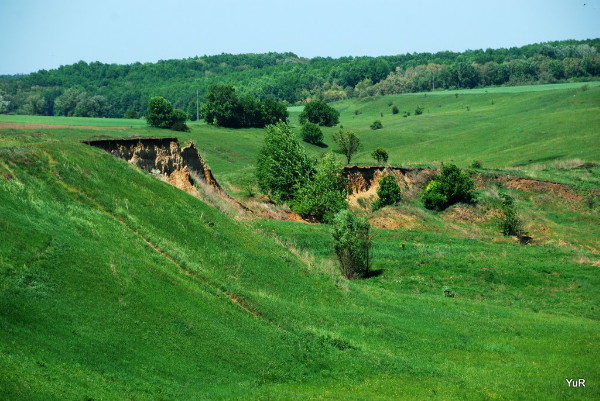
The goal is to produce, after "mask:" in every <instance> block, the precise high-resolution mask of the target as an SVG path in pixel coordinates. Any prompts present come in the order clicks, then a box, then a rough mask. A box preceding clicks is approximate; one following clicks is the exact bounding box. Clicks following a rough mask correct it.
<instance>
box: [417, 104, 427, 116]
mask: <svg viewBox="0 0 600 401" xmlns="http://www.w3.org/2000/svg"><path fill="white" fill-rule="evenodd" d="M424 111H425V108H424V107H421V106H417V108H416V109H415V116H419V115H421V114H423V112H424Z"/></svg>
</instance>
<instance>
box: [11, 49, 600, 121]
mask: <svg viewBox="0 0 600 401" xmlns="http://www.w3.org/2000/svg"><path fill="white" fill-rule="evenodd" d="M599 50H600V39H591V40H583V41H560V42H547V43H541V44H532V45H527V46H523V47H514V48H510V49H505V48H501V49H486V50H467V51H465V52H462V53H456V52H450V51H443V52H438V53H412V54H404V55H397V56H381V57H342V58H337V59H334V58H329V57H327V58H323V57H315V58H312V59H308V58H302V57H299V56H297V55H296V54H294V53H266V54H240V55H232V54H221V55H215V56H203V57H193V58H188V59H184V60H166V61H159V62H157V63H143V64H142V63H134V64H129V65H117V64H104V63H101V62H92V63H86V62H84V61H80V62H78V63H75V64H72V65H67V66H61V67H60V68H58V69H55V70H49V71H47V70H41V71H38V72H35V73H32V74H29V75H17V76H0V113H17V114H37V115H66V116H89V117H123V116H124V115H125V114H126V113H128V112H129V113H128V115H129V116H131V115H143V114H144V113H145V110H146V105H147V102H148V99H149V98H150V97H151V96H163V97H165V98H167V99H168V100H169V101H170V102H171V103H172V104H173V106H174V107H176V108H179V109H182V110H184V111H186V112H187V113H189V117H190V118H191V119H195V118H196V98H197V93H198V96H199V98H200V101H201V102H202V101H203V100H204V97H205V95H206V93H207V91H208V88H209V86H210V85H213V84H229V85H233V86H234V87H235V88H236V92H237V93H238V94H239V95H240V96H248V95H250V96H254V97H256V98H258V99H263V100H264V99H271V100H276V101H283V102H286V103H288V104H301V103H304V102H306V101H309V100H312V99H320V100H325V101H328V102H329V101H335V100H340V99H344V98H348V97H364V96H376V95H382V94H398V93H408V92H421V91H432V90H443V89H457V88H476V87H484V86H498V85H526V84H541V83H554V82H563V81H586V80H591V79H598V78H600V53H599Z"/></svg>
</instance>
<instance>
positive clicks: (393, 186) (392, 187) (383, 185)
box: [373, 175, 402, 210]
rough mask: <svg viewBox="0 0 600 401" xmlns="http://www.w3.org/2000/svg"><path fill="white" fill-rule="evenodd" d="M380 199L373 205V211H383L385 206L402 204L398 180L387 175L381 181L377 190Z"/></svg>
mask: <svg viewBox="0 0 600 401" xmlns="http://www.w3.org/2000/svg"><path fill="white" fill-rule="evenodd" d="M377 196H378V199H377V200H376V201H375V203H374V204H373V210H377V209H381V208H382V207H384V206H388V205H395V204H396V203H398V202H400V199H401V198H402V193H401V191H400V187H399V186H398V183H397V182H396V179H395V178H394V177H393V176H391V175H386V176H385V177H383V178H382V179H381V181H379V188H377Z"/></svg>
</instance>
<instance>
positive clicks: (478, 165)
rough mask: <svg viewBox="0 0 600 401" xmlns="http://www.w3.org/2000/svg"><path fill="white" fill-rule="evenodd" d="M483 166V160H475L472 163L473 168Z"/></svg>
mask: <svg viewBox="0 0 600 401" xmlns="http://www.w3.org/2000/svg"><path fill="white" fill-rule="evenodd" d="M482 166H483V165H482V164H481V160H473V163H471V168H481V167H482Z"/></svg>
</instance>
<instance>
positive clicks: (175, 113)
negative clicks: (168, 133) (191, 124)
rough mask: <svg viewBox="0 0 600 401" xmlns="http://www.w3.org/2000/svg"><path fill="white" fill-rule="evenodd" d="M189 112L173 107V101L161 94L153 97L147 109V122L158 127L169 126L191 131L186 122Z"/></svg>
mask: <svg viewBox="0 0 600 401" xmlns="http://www.w3.org/2000/svg"><path fill="white" fill-rule="evenodd" d="M186 119H187V114H186V113H185V112H184V111H183V110H179V109H173V106H172V105H171V102H169V101H168V100H167V99H165V98H164V97H161V96H154V97H151V98H150V100H149V101H148V107H147V110H146V122H147V123H148V125H150V126H152V127H156V128H169V129H172V130H175V131H189V128H188V126H187V125H186V124H185V120H186Z"/></svg>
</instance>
